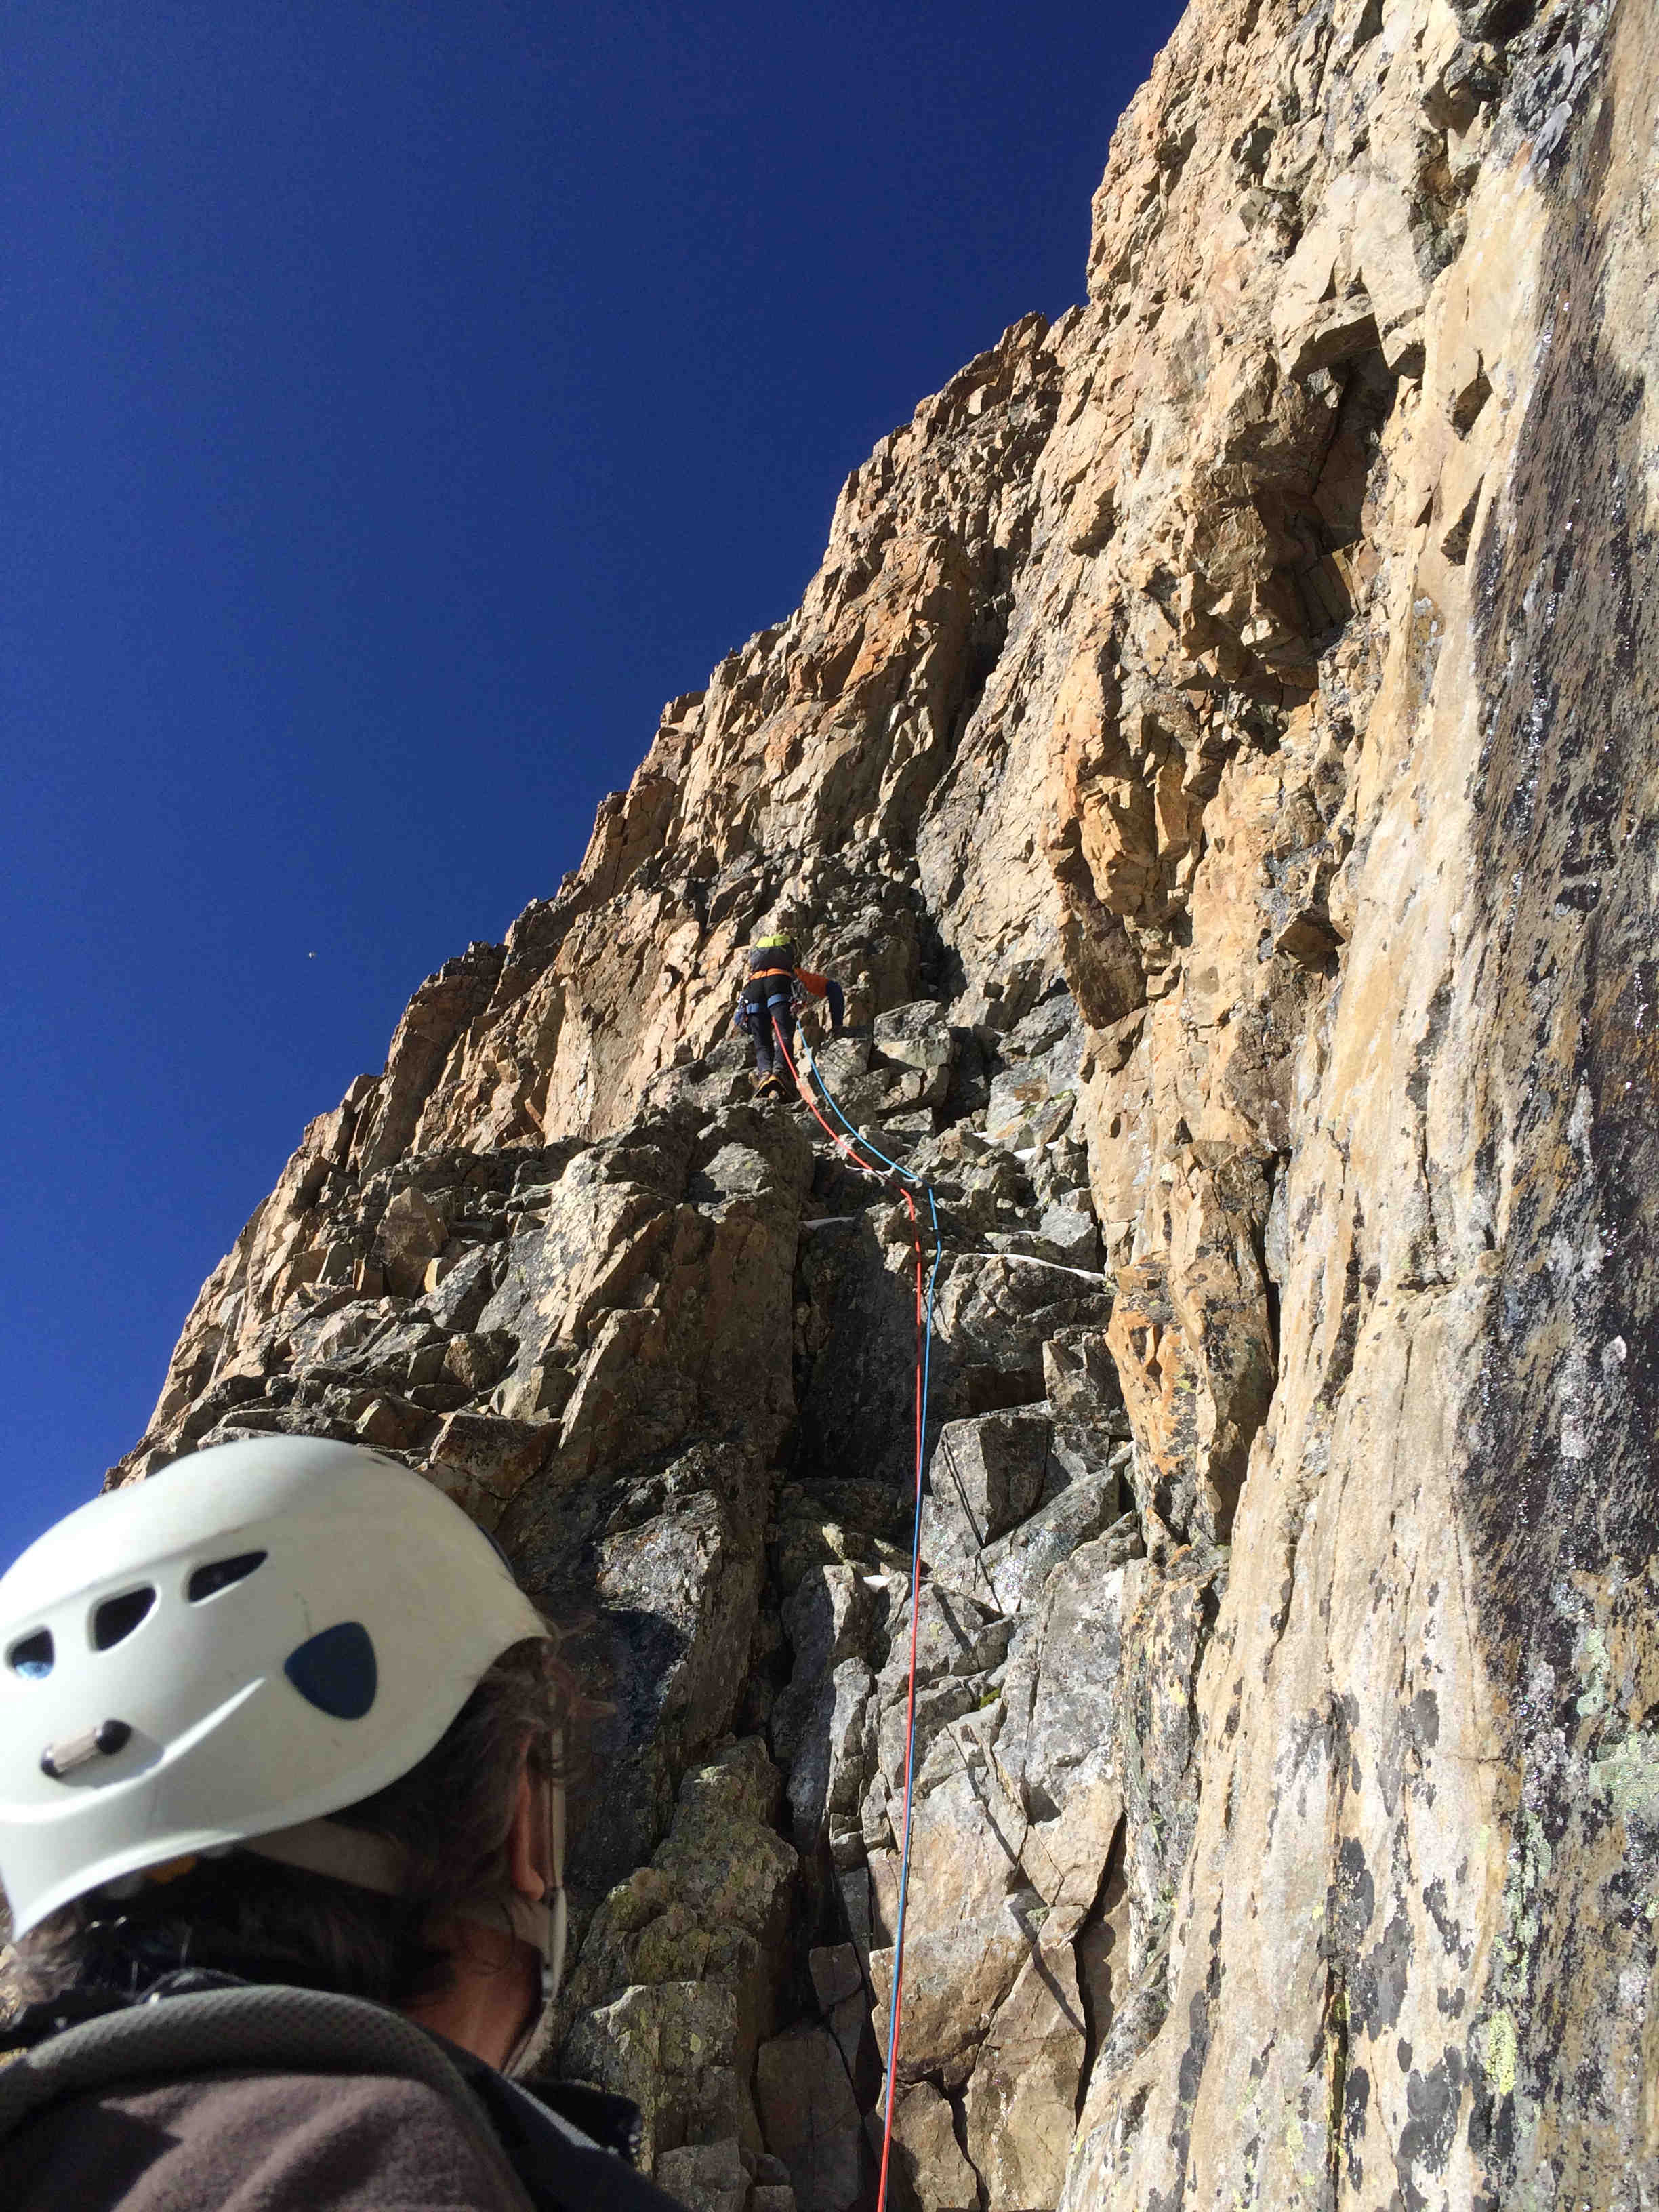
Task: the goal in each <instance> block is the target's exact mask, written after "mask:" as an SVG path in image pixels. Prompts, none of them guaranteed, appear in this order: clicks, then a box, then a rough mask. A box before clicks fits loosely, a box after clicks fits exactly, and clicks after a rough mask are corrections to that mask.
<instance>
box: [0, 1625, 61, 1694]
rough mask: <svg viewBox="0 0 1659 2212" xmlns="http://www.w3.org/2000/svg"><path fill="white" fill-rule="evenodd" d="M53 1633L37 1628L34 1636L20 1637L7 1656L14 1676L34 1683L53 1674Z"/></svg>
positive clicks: (7, 1662) (47, 1629)
mask: <svg viewBox="0 0 1659 2212" xmlns="http://www.w3.org/2000/svg"><path fill="white" fill-rule="evenodd" d="M52 1656H53V1654H52V1631H51V1629H49V1628H37V1629H36V1630H35V1632H34V1633H33V1636H20V1637H19V1638H18V1639H17V1641H16V1643H15V1644H13V1645H12V1647H11V1650H9V1651H8V1652H7V1654H6V1664H7V1665H8V1666H9V1668H11V1671H12V1673H13V1674H21V1675H23V1676H24V1677H25V1678H26V1679H27V1680H29V1681H33V1682H39V1681H43V1680H45V1678H46V1676H47V1675H48V1674H51V1672H52Z"/></svg>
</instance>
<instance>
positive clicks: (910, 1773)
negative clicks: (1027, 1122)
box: [772, 1018, 938, 2212]
mask: <svg viewBox="0 0 1659 2212" xmlns="http://www.w3.org/2000/svg"><path fill="white" fill-rule="evenodd" d="M772 1033H773V1035H774V1036H775V1037H776V1039H777V1044H778V1050H779V1051H780V1052H781V1054H783V1064H784V1066H786V1067H787V1069H788V1070H789V1073H790V1074H791V1076H792V1077H793V1079H794V1085H795V1089H796V1090H797V1091H798V1092H799V1094H800V1096H801V1097H803V1098H804V1099H805V1101H806V1103H807V1105H808V1107H809V1108H811V1113H812V1117H813V1119H814V1120H815V1121H817V1125H818V1127H819V1128H821V1129H822V1130H823V1133H824V1135H825V1136H826V1137H828V1138H829V1141H830V1143H831V1144H832V1145H833V1146H835V1147H836V1151H837V1152H839V1153H840V1154H841V1155H842V1158H843V1159H845V1160H847V1161H848V1162H849V1163H850V1164H852V1165H853V1166H854V1167H856V1168H858V1169H860V1170H862V1172H863V1173H865V1174H866V1175H877V1174H878V1170H876V1169H874V1168H872V1167H870V1166H869V1165H867V1164H866V1162H864V1161H863V1160H860V1159H859V1158H855V1156H854V1151H853V1146H852V1144H851V1142H850V1141H849V1140H848V1139H847V1138H845V1137H842V1136H838V1135H837V1134H836V1132H835V1130H833V1129H832V1128H831V1127H830V1126H829V1123H828V1122H827V1121H825V1120H824V1118H823V1115H822V1114H820V1113H819V1112H818V1109H817V1103H816V1102H815V1101H814V1099H813V1097H812V1094H811V1091H809V1090H808V1089H807V1088H806V1085H805V1084H804V1083H803V1082H802V1081H801V1079H800V1077H799V1073H797V1072H796V1068H795V1063H794V1061H793V1060H792V1059H791V1058H790V1057H789V1048H788V1046H787V1044H786V1043H785V1042H784V1041H783V1030H782V1027H781V1024H780V1023H779V1022H778V1021H777V1020H776V1019H775V1018H774V1020H773V1023H772ZM825 1096H826V1097H827V1096H828V1093H827V1091H826V1093H825ZM868 1149H869V1150H871V1151H872V1152H873V1151H874V1149H875V1147H874V1146H870V1147H869V1148H868ZM883 1179H884V1180H885V1178H883ZM899 1195H900V1197H902V1199H903V1200H904V1203H905V1205H906V1206H908V1208H909V1212H910V1241H911V1243H913V1244H914V1245H915V1253H916V1418H915V1462H916V1480H915V1524H914V1531H913V1534H912V1538H911V1544H910V1673H909V1684H908V1689H907V1691H906V1693H905V1708H904V1852H903V1857H902V1860H901V1862H900V1866H899V1901H898V1911H897V1923H898V1924H897V1926H896V1928H895V1929H894V1931H893V2018H892V2023H891V2026H890V2029H889V2031H888V2037H887V2088H886V2096H885V2099H884V2103H885V2107H886V2109H885V2112H884V2115H883V2118H882V2130H881V2180H880V2183H879V2185H878V2188H877V2191H876V2212H887V2173H888V2168H889V2166H890V2163H891V2160H892V2154H893V2104H894V2100H895V2096H896V2089H897V2072H898V2043H899V2022H900V2020H901V2018H902V2015H903V2008H904V1905H905V1890H906V1887H907V1884H908V1875H909V1869H910V1809H911V1791H912V1786H913V1784H914V1783H915V1748H916V1628H917V1621H918V1618H919V1615H920V1613H921V1607H920V1606H919V1604H918V1603H917V1597H918V1589H917V1583H918V1581H919V1578H920V1563H921V1476H922V1450H923V1440H924V1437H925V1436H926V1432H927V1431H926V1423H927V1403H926V1401H927V1358H926V1354H925V1352H924V1348H923V1335H922V1328H923V1314H924V1304H923V1297H922V1260H921V1222H920V1221H919V1220H918V1218H917V1216H916V1201H915V1199H914V1198H913V1197H912V1196H911V1195H910V1193H909V1192H908V1190H907V1189H906V1188H904V1186H903V1184H902V1183H900V1184H899ZM934 1236H935V1241H937V1237H938V1231H937V1229H935V1231H934ZM935 1272H937V1269H936V1270H935Z"/></svg>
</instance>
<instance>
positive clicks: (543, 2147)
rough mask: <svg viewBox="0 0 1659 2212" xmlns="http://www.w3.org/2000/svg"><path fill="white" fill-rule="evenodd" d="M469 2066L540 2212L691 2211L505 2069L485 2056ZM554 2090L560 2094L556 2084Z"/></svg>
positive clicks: (503, 2143) (468, 2074) (469, 2073)
mask: <svg viewBox="0 0 1659 2212" xmlns="http://www.w3.org/2000/svg"><path fill="white" fill-rule="evenodd" d="M463 2055H464V2054H463ZM464 2070H465V2071H466V2077H467V2080H468V2081H469V2082H470V2083H471V2087H472V2088H473V2089H474V2090H475V2091H476V2092H477V2096H478V2100H479V2101H480V2103H482V2104H483V2106H484V2107H485V2109H486V2110H487V2111H488V2112H489V2117H490V2119H491V2120H492V2122H493V2123H494V2124H495V2133H496V2135H497V2136H498V2137H499V2139H500V2141H501V2146H502V2148H504V2149H505V2150H506V2152H507V2156H508V2158H510V2159H511V2160H512V2161H513V2169H514V2171H515V2172H517V2174H518V2176H519V2179H520V2181H522V2182H523V2184H524V2185H525V2186H526V2189H528V2190H529V2191H530V2193H531V2196H532V2197H533V2198H534V2199H535V2201H536V2203H537V2206H538V2212H539V2208H540V2207H542V2206H546V2207H547V2208H549V2212H553V2208H555V2207H557V2208H560V2212H594V2208H597V2207H600V2206H603V2207H605V2212H612V2208H614V2212H685V2208H684V2206H683V2205H682V2204H681V2203H680V2202H679V2200H678V2197H670V2196H669V2195H668V2194H667V2193H666V2191H663V2190H660V2189H659V2188H658V2187H657V2185H656V2184H655V2183H654V2182H651V2181H647V2179H645V2176H644V2175H643V2174H641V2173H635V2171H634V2169H633V2167H632V2166H630V2165H629V2163H628V2162H627V2160H626V2159H625V2158H623V2157H621V2156H619V2155H618V2154H617V2152H615V2151H612V2150H601V2149H600V2148H599V2145H598V2144H597V2143H596V2142H593V2141H592V2139H591V2137H589V2136H586V2135H584V2134H583V2133H582V2131H581V2130H580V2128H577V2127H574V2126H573V2125H572V2124H571V2123H570V2122H569V2121H568V2119H566V2118H564V2117H563V2115H562V2113H560V2112H555V2111H553V2110H552V2109H550V2106H547V2105H545V2104H544V2103H543V2102H542V2100H541V2099H540V2098H539V2097H537V2096H532V2093H530V2091H529V2090H528V2089H524V2088H520V2086H519V2084H518V2083H517V2082H516V2081H508V2080H507V2076H506V2075H504V2074H497V2073H496V2072H495V2069H493V2068H492V2067H489V2066H486V2065H485V2064H484V2063H483V2061H482V2060H481V2059H473V2060H472V2061H471V2063H470V2066H469V2067H468V2068H467V2069H464ZM552 2093H553V2094H555V2095H556V2094H557V2093H558V2092H557V2090H556V2089H555V2090H554V2091H553V2092H552ZM616 2101H617V2102H621V2101H622V2100H616Z"/></svg>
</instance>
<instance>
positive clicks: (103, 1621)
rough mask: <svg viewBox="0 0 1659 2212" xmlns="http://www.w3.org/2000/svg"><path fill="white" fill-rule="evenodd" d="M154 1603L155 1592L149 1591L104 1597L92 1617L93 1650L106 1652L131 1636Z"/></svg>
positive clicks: (142, 1590) (143, 1590)
mask: <svg viewBox="0 0 1659 2212" xmlns="http://www.w3.org/2000/svg"><path fill="white" fill-rule="evenodd" d="M154 1604H155V1591H154V1590H153V1589H136V1590H128V1591H127V1592H126V1593H125V1595H124V1596H121V1597H106V1599H105V1600H104V1602H103V1603H102V1605H100V1607H99V1608H98V1610H97V1612H96V1613H94V1615H93V1616H92V1643H93V1649H94V1650H95V1651H108V1650H112V1648H113V1647H114V1646H115V1645H116V1644H119V1643H121V1642H122V1641H123V1640H124V1639H125V1638H127V1637H129V1636H131V1633H132V1632H133V1630H134V1629H135V1628H137V1626H138V1624H139V1622H140V1621H141V1620H143V1618H144V1616H145V1614H146V1613H148V1612H149V1609H150V1607H151V1606H153V1605H154Z"/></svg>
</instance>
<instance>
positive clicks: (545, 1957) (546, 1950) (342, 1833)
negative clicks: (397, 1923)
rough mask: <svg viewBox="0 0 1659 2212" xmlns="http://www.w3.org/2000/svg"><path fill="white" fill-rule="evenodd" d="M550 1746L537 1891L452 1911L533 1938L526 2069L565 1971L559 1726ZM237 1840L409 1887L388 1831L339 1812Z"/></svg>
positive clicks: (354, 1880)
mask: <svg viewBox="0 0 1659 2212" xmlns="http://www.w3.org/2000/svg"><path fill="white" fill-rule="evenodd" d="M548 1747H549V1751H550V1760H549V1767H548V1773H547V1778H546V1781H545V1783H544V1786H543V1800H542V1814H543V1832H544V1836H545V1838H546V1841H547V1850H548V1858H549V1863H550V1877H551V1878H550V1881H548V1884H547V1887H546V1889H545V1891H544V1894H543V1895H542V1896H541V1897H540V1898H530V1897H526V1895H525V1894H524V1893H523V1892H522V1891H521V1890H517V1889H513V1888H512V1887H506V1886H504V1887H501V1889H489V1890H480V1891H479V1892H477V1893H476V1894H475V1895H473V1896H471V1897H464V1898H463V1899H461V1900H460V1902H459V1904H457V1905H452V1906H451V1907H450V1911H452V1912H453V1914H454V1916H455V1917H456V1918H457V1919H458V1920H470V1921H472V1922H475V1923H477V1925H478V1926H480V1927H483V1928H493V1929H495V1930H496V1932H497V1933H498V1934H499V1933H500V1931H501V1923H502V1922H503V1921H505V1922H506V1923H507V1927H508V1928H509V1929H511V1930H512V1932H513V1935H514V1936H516V1937H517V1938H518V1940H519V1941H520V1942H521V1943H527V1944H529V1946H530V1948H531V1949H532V1950H533V1951H534V1952H535V1953H536V1954H537V1956H538V1959H539V1960H540V1961H541V2001H540V2002H539V2003H538V2006H537V2008H536V2010H535V2012H534V2013H533V2014H532V2016H531V2019H530V2021H529V2024H528V2026H527V2027H526V2029H525V2032H524V2033H523V2034H522V2035H521V2036H520V2039H519V2041H518V2043H517V2044H516V2045H514V2047H513V2051H512V2052H511V2054H510V2055H509V2057H508V2058H507V2064H506V2066H505V2067H504V2068H503V2069H502V2071H503V2072H504V2073H507V2074H517V2073H523V2072H525V2071H526V2070H527V2069H528V2068H529V2066H530V2065H531V2063H532V2062H533V2061H534V2060H536V2059H538V2058H540V2057H542V2055H543V2051H544V2045H545V2043H546V2039H547V2034H548V2030H549V2027H550V2014H551V2012H552V2009H553V2001H554V1999H555V1998H556V1996H558V1993H559V1984H560V1982H561V1981H562V1978H563V1976H564V1952H565V1937H566V1931H567V1928H568V1914H567V1910H566V1902H565V1888H564V1784H563V1783H562V1781H560V1779H559V1776H558V1768H559V1764H560V1760H561V1758H562V1752H563V1742H562V1737H561V1735H560V1734H559V1731H558V1730H557V1729H554V1730H552V1731H551V1732H550V1736H549V1745H548ZM238 1848H239V1849H240V1850H245V1851H252V1853H253V1854H254V1856H255V1857H258V1858H262V1859H271V1860H274V1861H275V1862H276V1864H277V1865H278V1866H289V1867H295V1868H297V1869H299V1870H300V1871H301V1873H304V1874H320V1875H329V1876H330V1877H331V1879H332V1880H334V1881H344V1882H349V1883H350V1884H351V1886H352V1887H353V1888H355V1889H370V1890H374V1892H375V1893H377V1894H378V1895H380V1896H381V1897H402V1896H403V1895H404V1893H406V1891H407V1889H408V1887H409V1881H408V1871H407V1861H406V1859H405V1857H404V1851H403V1849H402V1847H401V1845H399V1844H394V1843H393V1842H392V1840H391V1839H390V1838H388V1837H386V1836H371V1835H369V1834H368V1833H367V1832H366V1831H365V1830H363V1829H362V1828H349V1827H346V1826H344V1825H343V1823H342V1822H340V1821H338V1820H301V1822H300V1823H299V1824H298V1825H297V1826H295V1827H292V1828H277V1829H276V1830H274V1831H273V1832H272V1833H270V1835H266V1836H251V1837H248V1838H246V1840H245V1841H244V1842H242V1843H241V1844H240V1845H239V1846H238Z"/></svg>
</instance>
